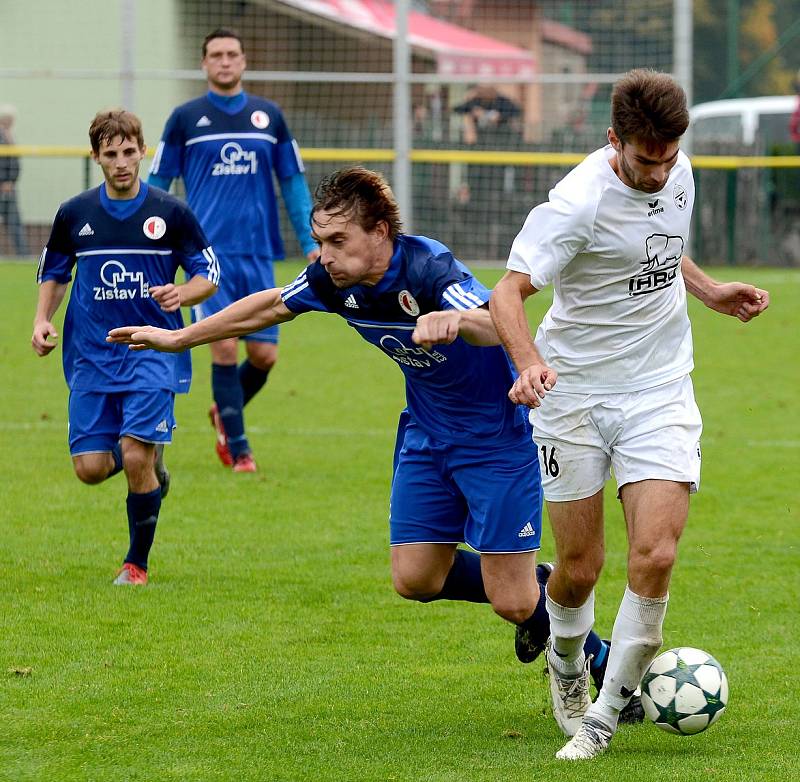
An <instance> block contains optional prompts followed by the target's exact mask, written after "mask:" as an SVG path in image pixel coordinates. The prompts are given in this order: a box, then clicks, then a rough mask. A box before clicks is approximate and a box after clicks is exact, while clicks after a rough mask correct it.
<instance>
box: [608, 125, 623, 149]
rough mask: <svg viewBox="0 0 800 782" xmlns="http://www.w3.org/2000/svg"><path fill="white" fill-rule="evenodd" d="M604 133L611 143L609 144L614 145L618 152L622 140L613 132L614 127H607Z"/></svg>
mask: <svg viewBox="0 0 800 782" xmlns="http://www.w3.org/2000/svg"><path fill="white" fill-rule="evenodd" d="M606 135H607V136H608V143H609V144H611V146H612V147H614V149H615V150H616V151H617V152H619V150H620V147H622V142H621V141H620V140H619V136H617V134H616V133H614V128H609V129H608V133H607V134H606Z"/></svg>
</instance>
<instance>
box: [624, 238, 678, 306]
mask: <svg viewBox="0 0 800 782" xmlns="http://www.w3.org/2000/svg"><path fill="white" fill-rule="evenodd" d="M645 253H646V255H647V259H646V260H644V261H641V264H642V268H641V270H640V271H639V273H638V274H636V275H635V276H633V277H631V278H630V279H629V280H628V295H629V296H643V295H645V294H648V293H655V292H656V291H661V290H664V288H669V287H670V285H672V283H673V282H674V281H675V277H677V275H678V269H679V268H680V265H681V258H682V257H683V237H681V236H667V235H666V234H650V236H648V237H647V239H646V240H645Z"/></svg>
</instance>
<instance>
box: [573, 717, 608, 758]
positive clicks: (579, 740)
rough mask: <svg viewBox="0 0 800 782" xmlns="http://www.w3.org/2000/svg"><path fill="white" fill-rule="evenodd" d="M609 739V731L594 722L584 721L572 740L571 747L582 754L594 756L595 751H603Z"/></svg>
mask: <svg viewBox="0 0 800 782" xmlns="http://www.w3.org/2000/svg"><path fill="white" fill-rule="evenodd" d="M610 739H611V731H610V730H608V728H606V727H605V725H601V724H600V723H599V722H595V721H594V720H584V721H583V722H582V723H581V727H580V728H579V729H578V732H577V733H576V734H575V735H574V736H573V738H572V745H573V747H574V748H575V749H579V750H581V751H582V752H586V753H590V754H594V753H595V750H597V749H598V748H599V749H605V748H606V747H607V746H608V742H609V740H610Z"/></svg>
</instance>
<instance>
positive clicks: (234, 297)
mask: <svg viewBox="0 0 800 782" xmlns="http://www.w3.org/2000/svg"><path fill="white" fill-rule="evenodd" d="M274 287H275V272H274V270H273V268H272V261H270V260H269V259H268V258H253V257H252V256H250V255H223V256H221V257H220V283H219V290H218V291H217V292H216V293H215V294H214V295H213V296H211V297H210V298H208V299H206V300H205V301H204V302H202V303H200V304H196V305H195V306H194V307H192V322H193V323H194V322H196V321H198V320H203V318H207V317H208V316H209V315H214V314H216V313H217V312H219V311H220V310H223V309H225V307H227V306H228V305H229V304H233V302H234V301H239V299H243V298H244V297H245V296H249V295H250V294H251V293H258V292H259V291H265V290H268V289H269V288H274ZM242 339H245V340H249V341H252V342H272V343H275V344H277V342H278V327H277V326H269V327H268V328H266V329H262V330H261V331H254V332H253V333H252V334H247V335H246V336H244V337H242Z"/></svg>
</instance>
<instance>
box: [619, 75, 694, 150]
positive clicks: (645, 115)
mask: <svg viewBox="0 0 800 782" xmlns="http://www.w3.org/2000/svg"><path fill="white" fill-rule="evenodd" d="M611 127H612V128H613V129H614V133H616V135H617V138H618V139H619V140H620V141H621V142H623V143H625V142H627V141H633V140H637V141H641V142H643V143H645V144H646V145H651V144H656V145H664V144H669V143H671V142H673V141H677V140H678V139H679V138H680V137H681V136H682V135H683V134H684V133H685V132H686V128H687V127H689V109H688V108H687V106H686V93H685V92H684V91H683V89H682V87H681V86H680V84H678V83H677V82H676V81H675V80H674V79H673V78H672V77H671V76H670V75H669V74H667V73H659V72H658V71H651V70H648V69H646V68H637V69H636V70H633V71H629V72H628V73H626V74H625V75H624V76H623V77H622V78H621V79H620V80H619V81H618V82H617V83H616V84H615V85H614V91H613V92H612V93H611Z"/></svg>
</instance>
